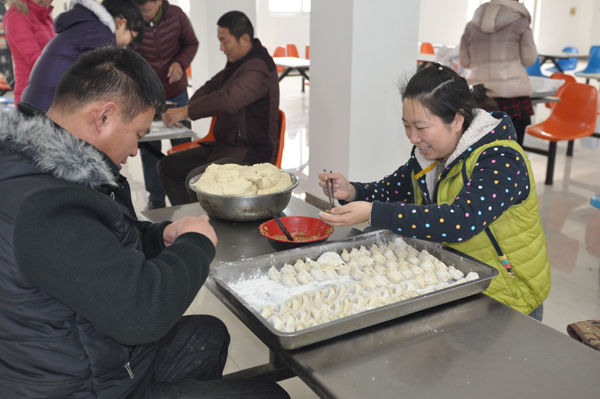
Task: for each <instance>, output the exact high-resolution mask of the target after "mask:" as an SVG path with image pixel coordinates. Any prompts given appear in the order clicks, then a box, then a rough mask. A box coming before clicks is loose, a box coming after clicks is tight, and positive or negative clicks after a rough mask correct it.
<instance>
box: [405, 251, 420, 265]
mask: <svg viewBox="0 0 600 399" xmlns="http://www.w3.org/2000/svg"><path fill="white" fill-rule="evenodd" d="M405 260H406V261H407V262H408V263H410V264H411V265H417V266H418V265H419V263H421V261H420V260H419V259H418V258H417V257H416V256H415V255H411V254H409V255H408V256H407V257H406V258H405Z"/></svg>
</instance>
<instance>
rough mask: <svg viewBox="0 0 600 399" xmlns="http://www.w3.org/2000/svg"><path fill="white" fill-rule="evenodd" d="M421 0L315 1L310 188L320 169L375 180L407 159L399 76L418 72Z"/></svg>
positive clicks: (316, 190) (316, 191) (315, 191)
mask: <svg viewBox="0 0 600 399" xmlns="http://www.w3.org/2000/svg"><path fill="white" fill-rule="evenodd" d="M419 8H420V7H419V1H398V0H378V1H372V0H328V1H313V2H312V10H311V30H310V36H311V54H310V58H311V66H310V78H311V81H310V160H309V170H310V173H309V186H308V192H309V193H310V194H312V195H315V196H318V197H321V198H325V196H323V193H322V190H321V188H320V187H318V185H317V183H318V179H317V175H318V173H319V172H321V171H322V170H323V169H327V170H328V171H329V170H333V171H334V172H340V173H342V174H344V175H345V176H346V177H348V178H349V179H350V180H352V181H374V180H377V179H380V178H382V177H383V176H384V175H386V174H388V173H391V172H393V171H394V170H395V169H396V168H398V167H399V166H400V165H401V164H402V163H404V162H406V161H407V160H408V157H409V156H410V149H411V148H412V146H411V144H410V142H409V141H408V139H407V138H406V135H405V133H404V127H403V125H402V107H401V100H400V94H399V90H398V83H399V82H404V81H406V80H407V79H408V78H410V76H412V74H413V73H414V72H415V71H416V63H417V60H416V57H417V48H418V47H417V41H418V28H419Z"/></svg>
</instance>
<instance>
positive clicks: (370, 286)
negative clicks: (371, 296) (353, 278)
mask: <svg viewBox="0 0 600 399" xmlns="http://www.w3.org/2000/svg"><path fill="white" fill-rule="evenodd" d="M360 281H361V282H362V283H363V284H364V285H365V288H366V289H367V290H369V291H372V290H374V289H375V287H377V282H376V281H375V280H373V278H372V277H371V276H369V275H367V274H365V275H364V276H363V278H362V279H361V280H360Z"/></svg>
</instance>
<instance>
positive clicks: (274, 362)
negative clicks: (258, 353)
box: [223, 350, 296, 382]
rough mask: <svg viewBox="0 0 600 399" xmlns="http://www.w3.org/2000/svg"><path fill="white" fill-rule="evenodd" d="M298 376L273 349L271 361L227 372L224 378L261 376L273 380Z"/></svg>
mask: <svg viewBox="0 0 600 399" xmlns="http://www.w3.org/2000/svg"><path fill="white" fill-rule="evenodd" d="M293 377H296V374H295V373H294V372H293V371H292V370H291V369H290V368H289V367H287V366H286V365H285V364H284V363H283V362H282V361H281V360H280V359H279V358H278V357H277V356H275V353H273V351H271V350H269V363H267V364H261V365H260V366H255V367H250V368H249V369H245V370H240V371H237V372H235V373H231V374H225V375H224V376H223V379H227V380H235V379H241V378H260V379H263V380H269V381H273V382H277V381H283V380H287V379H289V378H293Z"/></svg>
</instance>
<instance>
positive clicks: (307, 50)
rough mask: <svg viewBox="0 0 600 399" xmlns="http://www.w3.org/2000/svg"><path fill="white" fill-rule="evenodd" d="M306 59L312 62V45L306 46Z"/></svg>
mask: <svg viewBox="0 0 600 399" xmlns="http://www.w3.org/2000/svg"><path fill="white" fill-rule="evenodd" d="M305 55H306V59H307V60H310V44H307V45H306V54H305Z"/></svg>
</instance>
